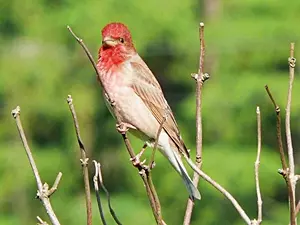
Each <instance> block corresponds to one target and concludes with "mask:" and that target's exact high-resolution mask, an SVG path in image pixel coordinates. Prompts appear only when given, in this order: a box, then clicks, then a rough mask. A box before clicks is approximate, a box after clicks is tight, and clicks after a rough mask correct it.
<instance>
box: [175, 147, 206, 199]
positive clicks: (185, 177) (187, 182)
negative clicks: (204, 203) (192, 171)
mask: <svg viewBox="0 0 300 225" xmlns="http://www.w3.org/2000/svg"><path fill="white" fill-rule="evenodd" d="M173 154H174V156H175V159H176V162H177V165H178V167H179V170H180V171H178V172H179V173H180V174H181V176H182V178H183V182H184V184H185V186H186V188H187V190H188V191H189V194H190V198H191V199H192V200H194V199H198V200H200V199H201V195H200V192H199V191H198V189H197V187H195V185H194V183H193V181H192V180H191V178H190V177H189V175H188V173H187V171H186V169H185V167H184V165H183V163H182V161H181V159H180V158H179V156H178V155H177V154H176V153H175V152H173Z"/></svg>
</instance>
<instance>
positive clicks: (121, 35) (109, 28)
mask: <svg viewBox="0 0 300 225" xmlns="http://www.w3.org/2000/svg"><path fill="white" fill-rule="evenodd" d="M97 69H98V71H99V74H100V79H99V80H100V81H102V85H103V86H104V88H105V91H106V92H107V93H108V95H109V97H110V98H111V99H112V100H113V102H114V107H115V111H117V112H118V118H119V119H120V120H121V122H122V123H124V124H126V127H127V128H129V132H130V133H132V134H133V135H135V136H136V137H138V138H140V139H141V140H143V141H144V142H145V143H146V144H147V145H148V146H150V147H153V146H154V144H155V141H156V138H157V134H158V130H159V127H160V125H161V124H162V131H161V133H160V135H159V138H158V141H157V148H158V149H159V151H160V152H161V153H162V154H163V155H164V156H165V157H166V158H167V159H168V160H169V162H170V163H171V165H172V166H173V167H174V168H175V170H176V171H177V172H178V173H179V174H180V175H181V177H182V179H183V182H184V184H185V186H186V188H187V190H188V192H189V196H190V198H191V199H192V200H194V199H200V198H201V196H200V193H199V191H198V189H197V188H196V187H195V185H194V184H193V182H192V180H191V178H190V177H189V175H188V173H187V171H186V169H185V167H184V165H183V162H182V159H181V155H182V154H185V155H186V156H188V157H189V152H188V150H187V148H186V146H185V144H184V142H183V140H182V138H181V136H180V132H179V129H178V125H177V123H176V121H175V118H174V115H173V113H172V111H171V108H170V106H169V105H168V102H167V101H166V99H165V97H164V94H163V91H162V89H161V87H160V85H159V83H158V81H157V80H156V78H155V76H154V75H153V73H152V72H151V70H150V69H149V68H148V66H147V65H146V63H145V62H144V61H143V60H142V58H141V57H140V56H139V54H138V53H137V52H136V49H135V47H134V45H133V42H132V38H131V34H130V31H129V29H128V28H127V27H126V26H125V25H124V24H122V23H110V24H107V25H106V26H105V27H104V28H103V29H102V46H101V47H100V49H99V52H98V61H97ZM106 103H107V105H108V108H110V107H111V106H110V103H109V102H107V98H106ZM110 111H111V112H112V110H111V109H110ZM112 114H113V112H112Z"/></svg>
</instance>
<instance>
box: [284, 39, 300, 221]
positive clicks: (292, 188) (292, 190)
mask: <svg viewBox="0 0 300 225" xmlns="http://www.w3.org/2000/svg"><path fill="white" fill-rule="evenodd" d="M294 49H295V44H294V43H291V46H290V57H289V59H288V62H289V69H290V79H289V89H288V97H287V106H286V117H285V130H286V142H287V150H288V159H289V171H288V175H289V176H288V179H289V183H290V188H289V202H290V221H291V225H296V224H297V221H296V209H295V208H296V197H295V189H296V182H295V163H294V152H293V144H292V135H291V125H290V121H291V103H292V89H293V82H294V73H295V66H296V59H295V58H294Z"/></svg>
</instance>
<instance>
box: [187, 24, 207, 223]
mask: <svg viewBox="0 0 300 225" xmlns="http://www.w3.org/2000/svg"><path fill="white" fill-rule="evenodd" d="M199 39H200V57H199V69H198V74H197V75H194V78H195V80H196V85H197V86H196V165H197V167H198V168H199V169H201V166H202V115H201V108H202V107H201V106H202V86H203V83H204V81H205V80H207V79H208V78H209V76H208V74H203V73H204V56H205V44H204V23H200V27H199ZM199 178H200V177H199V175H198V174H197V173H196V172H194V177H193V182H194V184H195V186H196V187H197V186H198V183H199ZM193 207H194V202H193V201H192V200H191V199H190V198H189V199H188V202H187V206H186V211H185V216H184V221H183V224H184V225H188V224H190V221H191V217H192V212H193Z"/></svg>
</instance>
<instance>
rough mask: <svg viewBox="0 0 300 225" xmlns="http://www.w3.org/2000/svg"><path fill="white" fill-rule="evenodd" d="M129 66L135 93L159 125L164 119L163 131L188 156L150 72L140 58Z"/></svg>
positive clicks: (163, 98) (158, 86) (168, 107)
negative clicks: (132, 73) (132, 72)
mask: <svg viewBox="0 0 300 225" xmlns="http://www.w3.org/2000/svg"><path fill="white" fill-rule="evenodd" d="M131 66H132V68H133V71H135V73H136V74H134V75H133V89H134V91H135V93H136V94H137V95H138V96H139V97H140V98H141V99H142V100H143V102H144V103H145V104H146V106H147V107H148V108H149V110H150V111H151V112H152V114H153V115H154V117H155V118H156V120H157V121H158V122H159V123H160V124H161V123H162V121H164V120H165V118H166V121H165V122H164V123H163V129H164V130H165V132H166V133H167V134H168V135H169V137H170V138H171V139H172V140H173V142H174V143H175V145H176V146H177V147H178V149H179V151H180V152H181V153H185V154H186V155H187V156H189V152H188V150H187V148H186V146H185V145H184V142H183V140H182V138H181V136H180V132H179V129H178V125H177V123H176V121H175V118H174V115H173V113H172V110H171V108H170V106H169V105H168V103H167V101H166V99H165V97H164V94H163V92H162V89H161V87H160V85H159V83H158V81H157V80H156V78H155V77H154V75H153V74H152V72H151V70H150V69H149V68H148V67H147V65H146V64H145V63H144V61H143V60H142V59H141V58H140V57H137V58H136V59H135V60H134V61H132V62H131ZM166 115H167V116H166Z"/></svg>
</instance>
